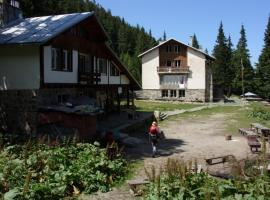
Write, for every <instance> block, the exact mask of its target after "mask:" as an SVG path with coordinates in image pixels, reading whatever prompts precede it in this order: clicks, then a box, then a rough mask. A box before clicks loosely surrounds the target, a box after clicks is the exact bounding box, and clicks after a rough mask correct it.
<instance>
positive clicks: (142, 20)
mask: <svg viewBox="0 0 270 200" xmlns="http://www.w3.org/2000/svg"><path fill="white" fill-rule="evenodd" d="M96 2H97V3H99V4H100V5H102V6H103V7H104V8H105V9H110V10H111V12H112V14H113V15H116V16H120V17H123V18H124V19H125V20H126V21H127V22H128V23H129V24H131V25H136V24H139V25H141V26H143V27H144V28H145V29H146V30H149V29H151V31H152V34H153V36H154V37H156V38H159V37H161V36H162V35H163V31H164V30H165V31H166V34H167V38H175V39H178V40H180V41H182V42H184V43H188V42H189V36H191V35H193V34H194V33H195V34H196V36H197V39H198V41H199V43H200V45H202V47H203V49H205V48H207V49H208V51H209V53H210V52H212V49H213V47H214V44H215V41H216V37H217V32H218V27H219V24H220V22H221V21H222V22H223V25H224V31H225V34H226V36H227V37H228V35H229V34H230V35H231V38H232V42H233V44H234V47H236V44H237V42H238V39H239V36H240V34H239V32H240V27H241V24H243V25H244V26H245V28H246V34H247V40H248V48H249V50H250V55H251V61H252V63H255V62H257V60H258V57H259V55H260V53H261V50H262V46H263V38H264V32H265V29H266V25H267V21H268V16H269V14H270V0H226V1H219V0H96Z"/></svg>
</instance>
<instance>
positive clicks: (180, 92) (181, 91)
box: [179, 90, 186, 98]
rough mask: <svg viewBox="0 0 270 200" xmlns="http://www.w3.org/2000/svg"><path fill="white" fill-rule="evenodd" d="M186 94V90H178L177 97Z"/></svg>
mask: <svg viewBox="0 0 270 200" xmlns="http://www.w3.org/2000/svg"><path fill="white" fill-rule="evenodd" d="M185 96H186V91H185V90H179V98H180V97H185Z"/></svg>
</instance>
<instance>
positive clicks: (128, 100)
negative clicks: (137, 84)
mask: <svg viewBox="0 0 270 200" xmlns="http://www.w3.org/2000/svg"><path fill="white" fill-rule="evenodd" d="M129 102H130V99H129V88H127V108H129Z"/></svg>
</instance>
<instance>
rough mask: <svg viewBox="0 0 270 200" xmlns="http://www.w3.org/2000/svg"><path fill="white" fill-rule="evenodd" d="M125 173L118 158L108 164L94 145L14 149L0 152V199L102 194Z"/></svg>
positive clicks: (123, 165)
mask: <svg viewBox="0 0 270 200" xmlns="http://www.w3.org/2000/svg"><path fill="white" fill-rule="evenodd" d="M126 173H127V163H126V161H125V160H124V159H123V158H121V156H120V155H118V156H117V157H116V158H115V159H114V160H109V159H108V157H107V154H106V149H102V148H100V147H99V146H96V145H92V144H76V145H69V146H57V147H49V146H47V145H36V146H32V145H29V144H28V145H24V146H19V145H14V146H9V147H7V148H5V149H4V150H3V151H2V152H0V198H1V197H3V196H4V195H11V196H12V195H13V196H14V195H15V196H16V197H17V198H19V199H61V198H64V197H66V196H73V195H76V194H79V193H81V192H84V193H88V194H89V193H92V192H95V191H98V190H100V191H103V192H106V191H108V190H109V189H110V188H111V186H112V185H113V184H114V183H115V182H118V181H120V180H121V179H123V178H124V177H125V175H126Z"/></svg>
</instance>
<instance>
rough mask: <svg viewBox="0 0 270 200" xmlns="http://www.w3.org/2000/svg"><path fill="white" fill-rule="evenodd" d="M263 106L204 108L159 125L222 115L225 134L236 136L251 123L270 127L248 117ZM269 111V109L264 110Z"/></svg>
mask: <svg viewBox="0 0 270 200" xmlns="http://www.w3.org/2000/svg"><path fill="white" fill-rule="evenodd" d="M258 106H263V105H262V103H260V102H256V103H250V104H247V105H245V106H230V105H221V106H217V107H213V108H206V109H203V110H200V111H195V112H186V113H183V114H179V115H174V116H170V117H168V118H167V119H166V120H165V121H162V122H161V123H160V124H162V125H163V126H166V122H167V121H168V120H170V121H172V120H173V121H176V120H181V119H200V118H202V117H204V118H205V117H209V116H211V115H214V114H224V118H225V120H224V121H225V122H224V123H225V126H226V130H225V131H226V132H227V133H229V134H233V135H234V134H238V129H239V128H249V127H250V124H251V123H254V122H258V123H261V124H263V125H265V126H267V127H270V121H269V120H268V121H267V120H261V119H258V118H252V117H249V116H248V115H249V113H250V112H251V111H252V110H253V108H255V107H258ZM265 109H269V110H270V108H265Z"/></svg>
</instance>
